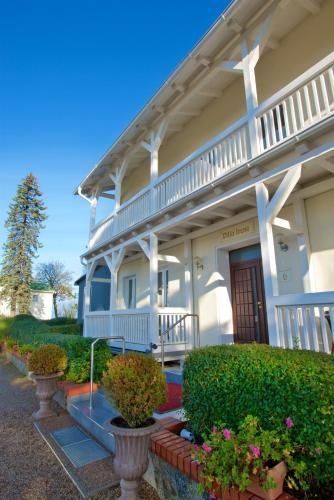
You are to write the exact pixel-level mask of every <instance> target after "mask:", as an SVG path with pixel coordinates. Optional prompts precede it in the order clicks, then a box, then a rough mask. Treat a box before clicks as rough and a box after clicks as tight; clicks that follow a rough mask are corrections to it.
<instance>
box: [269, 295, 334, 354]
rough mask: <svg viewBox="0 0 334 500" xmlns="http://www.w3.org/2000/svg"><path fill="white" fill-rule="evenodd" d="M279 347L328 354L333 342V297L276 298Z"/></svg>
mask: <svg viewBox="0 0 334 500" xmlns="http://www.w3.org/2000/svg"><path fill="white" fill-rule="evenodd" d="M273 303H274V304H275V307H276V312H277V322H278V333H279V344H280V346H281V347H285V348H290V349H293V348H301V349H307V350H313V351H321V352H326V353H331V352H332V350H333V340H334V293H333V292H328V293H327V292H321V293H305V294H298V295H294V294H293V295H283V296H279V297H275V298H274V299H273Z"/></svg>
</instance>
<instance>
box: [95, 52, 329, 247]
mask: <svg viewBox="0 0 334 500" xmlns="http://www.w3.org/2000/svg"><path fill="white" fill-rule="evenodd" d="M333 113H334V52H333V53H331V54H329V55H328V56H327V57H325V58H324V59H323V60H322V61H320V62H319V63H317V64H315V65H314V66H313V67H312V68H310V69H309V70H307V71H306V72H305V73H303V74H302V75H301V76H299V77H298V78H296V79H295V80H294V81H292V82H291V83H289V84H288V85H286V86H285V87H284V88H283V89H281V90H280V91H278V92H276V93H275V94H274V95H273V96H272V97H270V98H269V99H267V100H266V101H265V102H263V103H261V104H260V105H259V106H258V108H257V109H256V111H255V117H253V118H252V119H253V120H254V119H255V120H256V121H257V136H258V143H259V144H258V146H259V154H262V153H264V152H266V151H269V150H270V149H271V148H274V147H275V146H277V145H279V144H282V143H284V142H285V141H287V140H288V139H289V138H291V137H293V136H295V135H297V134H300V133H301V132H304V131H306V130H307V129H308V128H310V127H311V126H313V125H316V124H318V123H320V122H322V121H324V120H326V119H327V118H329V117H330V116H331V115H333ZM250 156H251V155H250V145H249V129H248V123H247V116H244V117H243V118H241V119H240V120H238V122H236V123H234V124H233V125H232V126H230V127H229V128H227V129H226V130H224V131H223V132H222V133H221V134H219V135H218V136H216V137H215V138H213V139H212V140H211V141H210V142H209V143H207V144H205V145H204V146H202V147H201V148H199V149H198V150H196V151H195V152H194V153H193V154H191V155H190V156H189V157H188V158H186V159H185V160H183V161H182V162H180V163H179V164H177V165H176V166H174V167H173V168H172V169H170V170H168V172H166V173H165V174H163V175H161V176H160V177H159V178H158V179H157V180H156V181H155V183H154V184H152V186H148V187H147V188H145V189H143V190H142V191H140V192H139V193H137V194H136V195H135V196H133V197H132V198H130V199H129V200H127V201H126V202H125V203H124V204H122V205H121V207H120V208H119V209H118V210H117V211H116V212H115V213H114V214H113V216H112V217H108V218H107V219H105V220H104V221H102V222H101V223H99V224H98V225H97V226H96V228H94V230H93V233H92V236H91V239H90V243H89V247H90V248H92V247H94V246H97V245H99V244H101V243H103V242H104V241H106V240H108V239H109V238H110V237H112V236H115V235H118V234H121V233H123V232H125V231H126V230H128V229H129V228H131V227H134V226H135V225H136V224H138V223H140V222H142V221H144V220H145V219H147V218H148V217H150V216H151V215H154V214H155V213H157V212H159V211H161V210H162V209H164V208H165V207H168V206H171V205H173V204H174V203H177V202H178V201H180V200H182V199H183V198H186V197H187V196H189V195H191V194H192V193H194V192H196V191H198V190H200V189H202V188H204V187H205V186H207V185H208V184H210V183H212V182H214V181H217V180H218V179H219V178H221V177H224V176H225V175H227V174H228V173H229V172H231V171H233V170H235V169H237V168H238V167H241V166H242V165H244V164H246V163H247V161H249V160H250V159H251V158H250Z"/></svg>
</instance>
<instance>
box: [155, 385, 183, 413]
mask: <svg viewBox="0 0 334 500" xmlns="http://www.w3.org/2000/svg"><path fill="white" fill-rule="evenodd" d="M181 406H182V385H181V384H175V383H173V382H171V383H169V384H167V401H166V403H164V404H162V405H161V406H159V408H158V409H157V410H156V411H157V413H166V412H167V411H172V410H179V409H180V408H181Z"/></svg>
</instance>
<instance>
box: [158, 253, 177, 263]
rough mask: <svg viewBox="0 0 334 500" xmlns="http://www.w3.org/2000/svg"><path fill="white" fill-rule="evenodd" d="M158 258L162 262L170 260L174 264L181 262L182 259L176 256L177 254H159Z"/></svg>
mask: <svg viewBox="0 0 334 500" xmlns="http://www.w3.org/2000/svg"><path fill="white" fill-rule="evenodd" d="M158 260H160V261H161V262H170V263H172V264H181V261H180V259H178V258H177V257H175V255H163V254H158Z"/></svg>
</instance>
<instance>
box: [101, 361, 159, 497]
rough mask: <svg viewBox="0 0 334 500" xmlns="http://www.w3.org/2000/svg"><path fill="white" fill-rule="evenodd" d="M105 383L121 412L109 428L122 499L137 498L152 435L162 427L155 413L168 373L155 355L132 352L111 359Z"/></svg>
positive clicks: (103, 380)
mask: <svg viewBox="0 0 334 500" xmlns="http://www.w3.org/2000/svg"><path fill="white" fill-rule="evenodd" d="M102 383H103V386H104V389H105V394H106V397H107V398H108V399H109V400H110V401H111V402H112V404H114V405H115V406H116V408H117V410H118V411H119V412H120V416H118V417H116V418H114V419H112V420H111V422H109V421H108V422H106V424H105V428H106V430H108V432H111V433H112V434H113V435H114V437H115V443H116V454H115V459H114V470H115V472H116V474H118V475H119V476H120V478H121V490H122V496H121V499H122V500H125V499H126V500H132V499H136V498H137V488H138V481H139V479H140V478H141V477H142V475H143V474H144V473H145V472H146V470H147V467H148V447H149V442H150V436H151V434H153V433H154V432H157V430H158V429H160V425H159V423H158V422H156V421H155V420H154V418H153V417H152V414H153V411H154V410H155V409H156V408H157V407H158V406H160V405H161V404H162V403H164V402H165V401H166V379H165V375H164V374H163V373H162V370H161V367H160V366H159V364H158V363H157V362H156V361H155V360H154V359H153V358H152V357H150V356H147V355H143V354H135V353H130V354H125V355H120V356H115V357H114V358H113V359H112V360H111V361H109V363H108V365H107V370H106V372H105V373H104V375H103V378H102Z"/></svg>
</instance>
